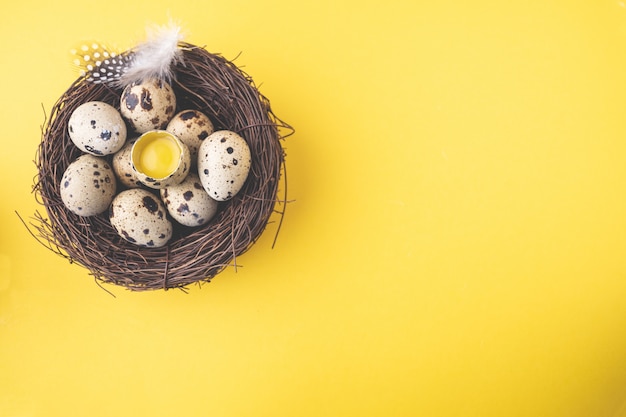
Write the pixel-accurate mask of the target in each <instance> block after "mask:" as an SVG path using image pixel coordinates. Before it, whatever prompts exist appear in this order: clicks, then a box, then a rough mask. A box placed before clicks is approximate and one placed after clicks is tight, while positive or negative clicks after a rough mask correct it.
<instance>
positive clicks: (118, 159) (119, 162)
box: [112, 138, 140, 188]
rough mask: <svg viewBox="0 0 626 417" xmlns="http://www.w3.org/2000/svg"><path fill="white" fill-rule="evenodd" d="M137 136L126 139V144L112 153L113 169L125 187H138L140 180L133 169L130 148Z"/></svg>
mask: <svg viewBox="0 0 626 417" xmlns="http://www.w3.org/2000/svg"><path fill="white" fill-rule="evenodd" d="M136 141H137V138H133V139H130V140H128V141H126V144H125V145H124V146H123V147H122V149H120V150H119V151H117V152H116V153H115V155H113V161H112V164H113V171H114V172H115V175H116V176H117V179H118V180H119V181H120V182H121V183H122V184H123V185H124V186H125V187H127V188H139V187H140V182H139V179H138V177H137V171H135V170H134V169H133V162H132V160H131V150H132V148H133V144H134V143H135V142H136Z"/></svg>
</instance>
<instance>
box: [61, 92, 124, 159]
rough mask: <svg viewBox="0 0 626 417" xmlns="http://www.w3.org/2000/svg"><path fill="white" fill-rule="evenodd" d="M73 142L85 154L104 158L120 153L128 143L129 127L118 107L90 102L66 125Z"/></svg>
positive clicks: (72, 116) (74, 114)
mask: <svg viewBox="0 0 626 417" xmlns="http://www.w3.org/2000/svg"><path fill="white" fill-rule="evenodd" d="M67 130H68V133H69V135H70V139H71V140H72V142H74V144H75V145H76V146H77V147H78V149H80V150H81V151H83V152H86V153H89V154H92V155H97V156H103V155H110V154H113V153H115V152H117V151H118V150H119V149H120V148H121V147H122V146H124V142H125V141H126V124H125V123H124V120H123V119H122V116H121V115H120V113H119V112H118V111H117V110H116V109H115V107H113V106H111V105H109V104H107V103H104V102H102V101H88V102H86V103H83V104H81V105H80V106H78V107H77V108H76V110H74V111H73V112H72V114H71V115H70V119H69V121H68V123H67Z"/></svg>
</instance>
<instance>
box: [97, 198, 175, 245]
mask: <svg viewBox="0 0 626 417" xmlns="http://www.w3.org/2000/svg"><path fill="white" fill-rule="evenodd" d="M165 213H166V211H165V207H163V203H161V200H160V199H159V198H158V197H157V196H155V195H154V194H152V193H151V192H150V191H147V190H144V189H140V188H133V189H130V190H125V191H122V192H121V193H119V194H118V195H117V196H116V197H115V199H114V200H113V203H112V204H111V207H110V209H109V220H110V221H111V225H112V226H113V228H114V229H115V231H116V232H117V233H118V234H119V235H120V236H121V237H122V238H124V239H125V240H126V241H128V242H130V243H133V244H135V245H138V246H144V247H149V248H158V247H161V246H164V245H166V244H167V242H168V241H169V240H170V239H171V237H172V231H173V227H172V222H170V221H169V220H168V218H167V217H166V215H165Z"/></svg>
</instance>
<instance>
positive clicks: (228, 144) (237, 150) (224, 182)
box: [198, 130, 252, 201]
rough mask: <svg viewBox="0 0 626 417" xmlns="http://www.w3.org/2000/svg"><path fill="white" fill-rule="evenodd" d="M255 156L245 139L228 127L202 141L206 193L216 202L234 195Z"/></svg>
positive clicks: (201, 170)
mask: <svg viewBox="0 0 626 417" xmlns="http://www.w3.org/2000/svg"><path fill="white" fill-rule="evenodd" d="M251 164H252V159H251V156H250V148H249V147H248V144H247V143H246V141H245V139H244V138H242V137H241V136H239V135H238V134H237V133H235V132H231V131H229V130H218V131H217V132H214V133H212V134H211V135H209V137H208V138H206V139H205V140H204V142H202V145H201V146H200V149H199V154H198V176H199V177H200V181H201V183H202V186H203V187H204V189H205V190H206V192H207V193H208V194H209V195H210V196H211V198H213V199H214V200H217V201H226V200H230V199H231V198H233V197H234V196H235V195H236V194H237V193H238V192H239V191H240V190H241V188H242V187H243V185H244V183H245V182H246V178H247V177H248V172H249V171H250V166H251Z"/></svg>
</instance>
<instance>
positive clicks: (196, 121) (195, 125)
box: [165, 110, 213, 166]
mask: <svg viewBox="0 0 626 417" xmlns="http://www.w3.org/2000/svg"><path fill="white" fill-rule="evenodd" d="M165 130H167V131H168V132H170V133H171V134H173V135H174V136H176V137H177V138H178V139H180V140H181V142H183V143H184V144H185V145H187V147H188V148H189V154H190V155H191V161H192V164H193V166H196V163H197V160H198V149H199V148H200V145H201V144H202V141H203V140H205V139H206V138H207V137H208V136H209V135H210V134H211V133H213V123H211V120H210V119H209V118H208V116H207V115H205V114H204V113H201V112H199V111H198V110H183V111H181V112H180V113H178V114H176V115H175V116H174V117H173V118H172V120H170V122H169V124H168V125H167V128H166V129H165Z"/></svg>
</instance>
